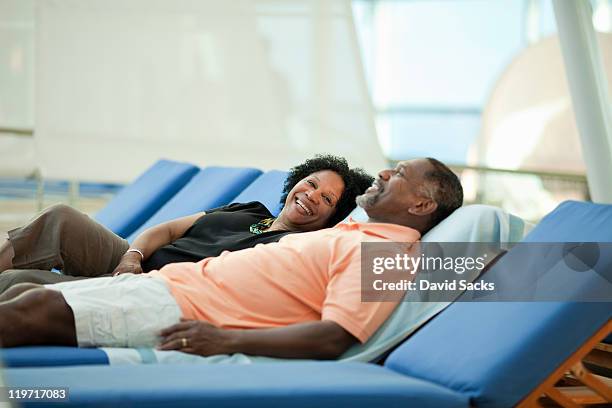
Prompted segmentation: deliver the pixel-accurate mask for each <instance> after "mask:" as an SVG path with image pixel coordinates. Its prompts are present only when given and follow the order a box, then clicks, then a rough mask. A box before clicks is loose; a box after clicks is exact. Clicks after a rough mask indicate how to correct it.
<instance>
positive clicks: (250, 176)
mask: <svg viewBox="0 0 612 408" xmlns="http://www.w3.org/2000/svg"><path fill="white" fill-rule="evenodd" d="M260 174H261V171H260V170H257V169H253V168H247V167H245V168H242V167H206V168H205V169H202V170H200V171H199V172H198V173H197V174H196V175H195V176H193V178H192V179H191V180H189V182H188V183H187V184H186V185H185V186H184V187H183V188H182V189H181V190H180V191H179V192H178V193H176V195H174V197H172V198H171V199H170V200H168V202H167V203H165V204H164V205H163V206H162V207H161V208H160V209H159V210H158V211H157V212H156V213H155V214H154V215H153V216H152V217H151V218H149V219H148V220H147V221H146V222H145V223H144V224H142V225H141V226H140V227H139V228H138V229H137V230H136V231H134V232H133V233H132V234H130V236H129V238H128V241H133V240H134V239H135V238H136V237H137V236H138V235H139V234H140V233H141V232H142V231H144V230H145V229H147V228H150V227H152V226H154V225H157V224H161V223H162V222H166V221H170V220H173V219H175V218H179V217H184V216H187V215H192V214H195V213H198V212H201V211H206V210H209V209H211V208H215V207H219V206H222V205H225V204H228V203H229V202H230V201H231V200H232V198H234V197H235V196H236V194H238V193H239V192H240V191H242V190H243V189H244V188H246V186H248V185H249V184H251V182H252V181H253V180H255V179H256V178H257V177H258V176H259V175H260Z"/></svg>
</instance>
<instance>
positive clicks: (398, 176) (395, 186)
mask: <svg viewBox="0 0 612 408" xmlns="http://www.w3.org/2000/svg"><path fill="white" fill-rule="evenodd" d="M431 169H432V166H431V164H430V163H429V161H428V160H426V159H417V160H410V161H404V162H400V163H398V164H397V166H396V167H395V168H394V169H387V170H382V171H381V172H379V173H378V178H377V179H376V180H375V181H374V183H372V186H371V187H370V188H368V189H367V190H366V192H365V193H364V194H362V195H360V196H359V197H357V204H359V206H360V207H362V208H363V209H364V210H365V211H366V213H367V214H368V216H369V217H370V218H372V219H378V220H390V221H393V218H395V216H401V215H403V214H408V213H412V214H415V215H418V214H417V212H418V211H419V210H418V207H419V205H420V204H421V203H422V202H423V200H429V201H431V200H432V197H431V196H430V193H428V191H427V189H426V185H425V178H424V175H425V173H426V172H427V171H429V170H431Z"/></svg>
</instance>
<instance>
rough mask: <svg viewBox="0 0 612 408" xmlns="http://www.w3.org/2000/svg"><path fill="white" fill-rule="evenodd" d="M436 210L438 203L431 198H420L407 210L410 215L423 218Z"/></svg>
mask: <svg viewBox="0 0 612 408" xmlns="http://www.w3.org/2000/svg"><path fill="white" fill-rule="evenodd" d="M437 209H438V203H436V202H435V201H434V200H433V199H431V198H426V197H421V198H419V199H418V201H417V202H416V204H415V205H414V206H412V207H410V208H409V209H408V212H409V213H410V214H412V215H418V216H421V217H422V216H424V215H429V214H431V213H433V212H434V211H436V210H437Z"/></svg>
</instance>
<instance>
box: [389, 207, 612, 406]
mask: <svg viewBox="0 0 612 408" xmlns="http://www.w3.org/2000/svg"><path fill="white" fill-rule="evenodd" d="M603 231H607V232H603ZM591 239H593V240H601V241H604V240H605V241H609V240H610V239H612V206H599V205H594V204H588V203H564V204H562V205H560V206H559V207H558V208H557V209H556V210H555V211H554V212H553V213H552V214H551V215H549V216H547V217H546V218H545V219H544V220H543V221H542V222H541V223H540V224H539V225H538V226H537V227H536V228H535V229H534V230H533V231H532V232H531V234H529V236H528V237H527V239H526V240H531V242H534V241H536V242H554V241H557V242H559V241H561V242H562V241H563V240H574V241H575V240H584V241H587V240H591ZM517 249H520V248H519V247H517V248H515V249H512V250H510V251H509V252H508V253H507V254H506V255H505V256H504V257H503V258H501V260H500V261H499V262H498V263H497V264H496V265H495V266H493V267H492V268H491V269H490V270H489V271H488V272H487V273H486V274H485V275H484V276H483V279H485V280H487V281H492V280H495V279H497V278H499V276H496V275H498V274H499V273H500V271H503V272H506V273H507V272H508V271H507V270H505V268H506V265H508V264H511V265H512V267H513V268H514V270H522V269H525V270H529V271H532V272H533V273H537V272H538V271H540V270H541V269H542V267H541V265H544V268H548V267H549V266H550V259H548V260H547V259H544V258H546V257H542V258H537V259H533V258H525V257H523V256H522V254H521V252H520V251H517ZM557 261H558V262H557V263H556V264H555V267H556V268H557V269H556V272H559V274H560V276H563V279H566V278H567V284H566V285H564V288H563V289H564V290H565V291H566V292H567V294H568V295H570V294H572V293H581V294H584V293H587V292H593V291H597V290H599V289H598V287H599V286H601V284H602V283H604V279H603V278H602V277H601V276H599V275H598V274H596V273H593V271H589V272H585V273H577V272H573V271H572V272H571V273H568V272H567V271H566V269H567V266H566V265H565V264H564V263H563V260H562V258H561V256H559V258H558V260H557ZM601 261H602V262H605V263H606V265H607V267H608V268H612V254H607V256H605V257H604V256H602V259H601ZM521 265H524V267H523V268H521ZM606 265H604V266H606ZM549 275H551V274H549ZM552 278H554V276H552ZM557 283H558V282H557ZM517 288H519V289H520V290H522V288H521V282H520V279H519V280H518V285H517ZM542 289H543V290H544V291H545V290H546V285H544V287H543V288H542ZM463 296H464V297H465V296H467V295H463ZM611 315H612V307H611V305H610V303H607V302H592V303H580V302H485V301H480V302H478V301H473V302H455V303H454V304H453V305H451V306H449V307H448V308H447V309H446V310H445V311H444V313H441V314H440V315H438V316H437V317H436V318H434V319H433V320H432V321H430V322H429V323H428V324H427V325H426V326H424V327H423V328H422V329H421V330H420V331H419V332H417V333H416V334H415V335H414V336H412V337H411V338H410V339H408V341H406V342H404V343H403V344H402V345H401V346H400V347H398V348H397V349H396V350H395V351H394V352H393V353H392V354H391V355H390V356H389V358H388V359H387V361H386V363H385V365H386V366H387V367H388V368H390V369H392V370H395V371H397V372H400V373H403V374H406V375H409V376H413V377H415V378H420V379H424V380H427V381H431V382H435V383H437V384H440V385H442V386H445V387H448V388H449V389H452V390H455V391H457V392H460V393H463V394H465V395H466V396H469V397H470V398H471V400H472V403H473V404H475V405H477V406H482V407H505V406H512V405H514V404H516V403H518V402H519V401H520V400H521V399H522V398H524V397H525V396H526V395H527V394H528V393H529V392H530V391H531V390H532V389H533V388H534V387H535V386H536V385H537V384H539V383H540V382H541V381H543V380H544V379H545V378H546V376H548V375H549V374H550V373H551V372H552V371H553V370H554V369H555V368H556V367H557V366H558V365H559V364H561V363H562V362H563V361H564V360H565V359H566V358H567V357H569V356H570V355H571V353H572V352H574V351H575V350H577V349H578V347H580V345H582V344H583V343H584V342H585V341H586V340H587V339H588V338H589V337H590V336H591V335H593V334H594V333H595V331H596V330H597V329H599V328H600V327H601V326H602V325H603V324H604V323H605V322H607V321H608V319H610V317H611Z"/></svg>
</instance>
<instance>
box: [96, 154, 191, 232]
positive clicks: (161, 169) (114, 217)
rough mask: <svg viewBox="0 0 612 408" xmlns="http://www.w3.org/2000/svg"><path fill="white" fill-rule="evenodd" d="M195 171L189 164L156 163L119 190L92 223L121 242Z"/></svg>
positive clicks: (161, 161)
mask: <svg viewBox="0 0 612 408" xmlns="http://www.w3.org/2000/svg"><path fill="white" fill-rule="evenodd" d="M198 171H199V169H198V167H196V166H194V165H192V164H188V163H179V162H174V161H170V160H159V161H158V162H156V163H155V164H154V165H153V166H152V167H150V168H149V169H148V170H147V171H145V172H144V173H143V174H142V175H141V176H140V177H138V178H137V179H136V180H135V181H134V182H132V183H131V184H129V185H127V186H126V187H125V188H123V189H122V190H121V191H120V192H119V194H117V195H116V196H115V197H114V198H113V199H112V200H111V201H110V202H109V203H108V204H107V205H106V207H104V208H103V209H102V210H101V211H100V212H98V214H96V216H95V219H96V221H98V222H99V223H101V224H102V225H105V226H106V227H108V228H109V229H110V230H111V231H113V232H114V233H115V234H117V235H119V236H120V237H123V238H125V237H127V236H128V235H130V234H131V233H132V232H134V231H135V230H136V229H137V228H138V227H140V226H141V225H142V224H143V223H144V222H145V221H146V220H148V219H149V218H151V216H152V215H153V214H155V212H156V211H157V210H159V208H161V206H162V205H164V204H165V203H166V202H167V201H168V200H169V199H170V198H171V197H172V196H174V195H175V194H176V193H177V192H178V191H179V190H180V189H181V188H182V187H183V186H184V185H185V184H187V182H189V180H191V178H192V177H193V176H194V175H195V174H196V173H197V172H198Z"/></svg>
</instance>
